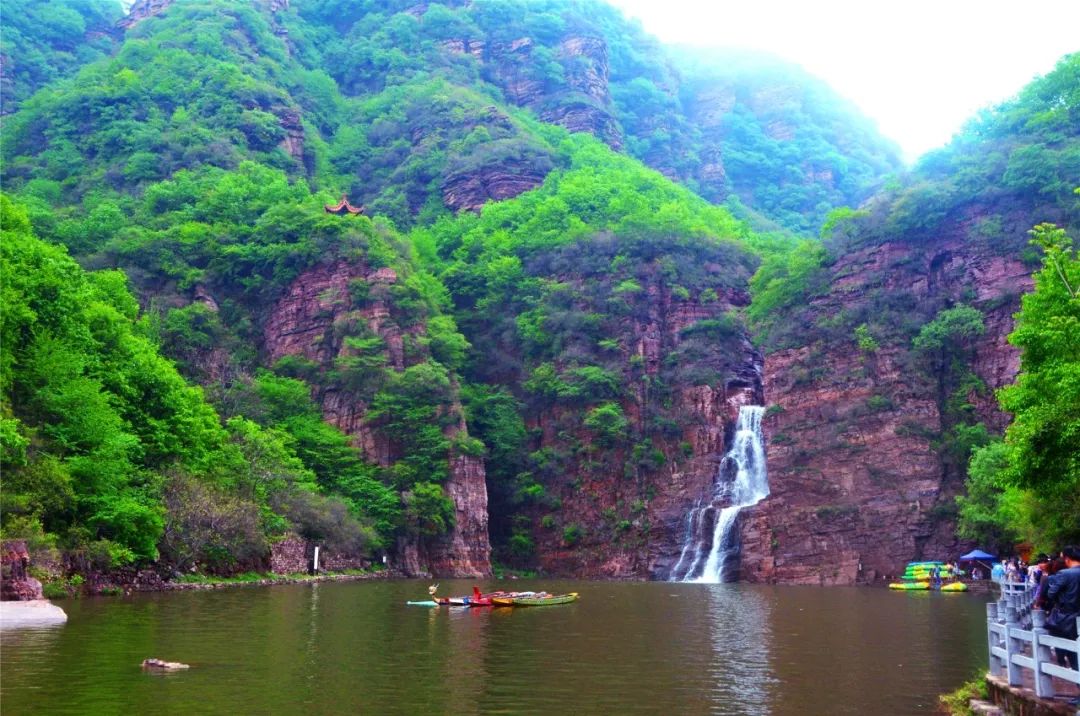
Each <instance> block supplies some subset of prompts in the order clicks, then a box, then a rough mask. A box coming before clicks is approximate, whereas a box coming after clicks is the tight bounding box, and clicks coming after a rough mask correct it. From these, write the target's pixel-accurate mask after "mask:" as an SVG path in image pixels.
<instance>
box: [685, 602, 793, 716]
mask: <svg viewBox="0 0 1080 716" xmlns="http://www.w3.org/2000/svg"><path fill="white" fill-rule="evenodd" d="M702 586H703V587H704V588H705V589H706V590H707V593H708V604H709V606H708V610H709V611H708V624H709V627H710V629H711V636H712V644H713V660H712V662H711V664H710V674H711V675H712V678H713V679H714V680H715V683H716V688H715V693H716V696H717V700H716V704H715V705H714V710H713V713H723V714H747V715H752V716H756V715H758V714H768V713H770V709H769V703H770V697H771V691H772V686H773V685H774V684H775V683H776V679H775V678H774V677H773V675H772V671H771V670H770V665H769V655H770V654H771V653H772V652H773V651H774V645H773V643H772V632H771V630H770V624H771V623H772V605H771V604H770V602H769V600H768V599H767V598H766V597H765V593H763V592H760V591H751V590H747V589H744V588H740V587H739V586H738V585H733V584H715V585H709V586H705V585H702Z"/></svg>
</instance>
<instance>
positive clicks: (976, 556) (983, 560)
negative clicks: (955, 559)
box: [960, 549, 994, 574]
mask: <svg viewBox="0 0 1080 716" xmlns="http://www.w3.org/2000/svg"><path fill="white" fill-rule="evenodd" d="M992 559H994V555H992V554H987V553H986V552H983V551H982V550H981V549H973V550H971V551H970V552H968V553H967V554H965V555H963V556H961V557H960V561H961V562H965V561H968V560H971V561H974V562H975V563H977V564H981V565H982V566H984V567H986V569H987V574H989V573H990V572H991V571H993V570H992V569H991V567H990V565H989V564H987V562H988V561H990V560H992Z"/></svg>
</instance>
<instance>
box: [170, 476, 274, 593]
mask: <svg viewBox="0 0 1080 716" xmlns="http://www.w3.org/2000/svg"><path fill="white" fill-rule="evenodd" d="M165 510H166V517H165V531H164V534H163V535H162V538H161V551H162V558H163V559H164V560H165V561H167V562H169V563H171V564H172V565H173V566H175V567H176V568H177V569H178V570H181V571H187V570H189V569H191V568H192V567H196V566H197V567H199V568H201V569H203V570H206V571H208V572H212V573H216V574H228V573H230V572H233V571H235V570H236V569H237V568H238V567H241V566H244V565H250V564H253V563H256V562H258V561H259V560H261V559H262V558H263V557H264V556H265V555H266V553H267V550H268V545H267V542H266V538H265V536H264V535H263V532H262V528H261V525H260V516H259V508H258V506H257V505H255V503H253V502H248V501H245V500H242V499H240V498H238V497H234V496H231V495H228V494H225V493H222V492H219V491H218V490H215V489H213V488H211V487H209V486H208V485H205V484H203V483H201V482H199V481H198V480H196V479H194V478H191V477H188V476H185V475H178V476H176V477H175V478H174V479H172V480H170V482H169V484H168V485H167V487H166V489H165Z"/></svg>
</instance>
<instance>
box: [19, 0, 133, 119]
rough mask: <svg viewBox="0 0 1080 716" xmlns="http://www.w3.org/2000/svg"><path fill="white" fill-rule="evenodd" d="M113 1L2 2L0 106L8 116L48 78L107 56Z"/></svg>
mask: <svg viewBox="0 0 1080 716" xmlns="http://www.w3.org/2000/svg"><path fill="white" fill-rule="evenodd" d="M122 14H123V10H122V8H121V3H120V2H118V1H117V0H47V1H45V2H42V1H41V0H9V1H8V2H5V3H4V32H3V36H2V37H0V55H2V56H3V58H4V72H3V74H2V75H0V107H3V113H4V114H10V113H11V112H13V111H14V110H15V108H16V107H17V106H18V105H19V103H20V102H22V101H23V100H25V99H26V98H27V97H29V96H30V95H31V94H33V93H34V92H35V91H36V90H38V89H39V88H41V87H44V86H45V85H47V84H48V83H49V82H52V81H53V80H55V79H58V78H60V77H67V76H68V75H71V74H74V73H75V72H76V71H77V70H78V69H79V68H80V67H82V66H83V65H85V64H87V63H89V62H92V61H94V60H96V59H98V58H101V57H104V56H105V55H107V54H109V53H110V52H111V51H112V49H113V45H114V40H113V38H112V36H111V33H112V31H113V25H114V24H115V23H116V21H117V20H118V19H119V18H120V16H121V15H122Z"/></svg>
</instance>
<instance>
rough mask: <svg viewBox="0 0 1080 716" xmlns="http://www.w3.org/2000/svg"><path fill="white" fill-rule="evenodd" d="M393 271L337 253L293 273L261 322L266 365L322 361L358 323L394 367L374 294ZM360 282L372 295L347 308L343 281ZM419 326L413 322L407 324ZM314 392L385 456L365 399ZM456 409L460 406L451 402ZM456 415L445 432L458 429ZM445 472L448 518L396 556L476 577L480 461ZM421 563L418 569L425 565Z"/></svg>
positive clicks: (359, 441)
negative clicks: (434, 536) (436, 533)
mask: <svg viewBox="0 0 1080 716" xmlns="http://www.w3.org/2000/svg"><path fill="white" fill-rule="evenodd" d="M397 279H398V277H397V274H396V273H395V272H394V271H393V270H392V269H389V268H382V269H378V270H375V269H372V268H370V267H368V266H366V265H365V264H363V263H361V262H350V261H344V260H339V261H336V262H334V263H331V264H325V265H321V266H316V267H315V268H312V269H309V270H308V271H305V272H304V273H303V274H301V275H300V276H299V277H298V278H297V279H296V280H295V281H293V283H292V285H291V286H290V287H289V288H288V290H287V291H286V292H285V293H284V295H282V297H281V298H279V299H278V301H277V302H276V303H275V304H274V306H273V308H272V310H271V311H270V312H269V314H268V317H267V319H266V322H265V324H264V346H263V349H264V352H265V354H266V362H267V363H269V364H273V363H274V362H275V361H277V360H278V359H280V358H282V357H283V356H286V355H301V356H304V357H305V358H308V359H309V360H312V361H315V362H316V363H318V364H319V365H321V366H323V367H330V366H332V365H333V362H334V359H335V358H337V357H338V356H342V355H346V354H347V352H348V350H349V349H348V347H347V346H346V344H345V342H344V337H345V336H346V335H348V333H349V327H350V325H356V324H363V325H365V326H366V327H367V329H368V330H370V331H371V332H372V333H374V334H375V335H377V336H379V337H380V338H382V339H383V341H384V343H385V345H386V353H387V363H388V365H389V366H390V367H391V368H393V369H395V370H402V369H404V368H405V365H406V357H405V350H404V334H405V331H403V330H402V329H401V327H400V326H399V325H398V324H397V323H396V322H395V321H394V320H393V319H392V317H391V315H390V314H391V310H390V309H391V306H390V305H389V303H388V299H386V298H381V297H380V296H384V295H385V291H380V290H379V287H380V286H381V287H388V286H389V285H391V284H393V283H395V282H396V281H397ZM355 281H361V282H364V283H366V284H368V286H369V287H370V295H371V296H372V297H373V299H372V300H370V301H368V302H367V303H366V305H365V306H364V307H363V308H359V309H354V308H353V307H352V301H351V298H350V292H349V288H350V284H351V283H353V282H355ZM411 330H413V331H419V330H422V328H421V327H417V328H414V329H411ZM316 399H317V400H319V402H320V403H321V405H322V407H323V415H324V416H325V418H326V420H327V421H328V422H330V423H333V424H334V425H337V426H338V427H339V428H341V429H342V430H343V431H345V432H346V433H348V434H349V435H351V436H353V440H354V442H355V444H356V445H357V447H359V448H360V449H361V451H362V452H363V453H364V455H365V456H366V457H367V458H368V459H369V460H372V461H373V462H376V463H378V464H380V465H383V466H386V465H388V464H389V463H390V459H391V455H392V453H393V446H392V445H391V444H390V443H389V441H388V440H387V438H386V436H385V435H382V434H381V433H380V432H379V431H378V430H375V429H373V428H372V427H371V426H370V425H369V424H368V423H367V422H366V421H365V419H364V418H365V415H366V413H367V407H368V406H367V405H365V404H364V403H363V402H362V401H360V400H358V399H357V398H356V396H354V395H352V394H351V393H349V392H348V391H347V390H344V389H341V388H339V387H335V386H323V387H321V388H319V389H318V392H317V395H316ZM455 409H456V412H457V414H458V415H460V414H461V410H460V406H455ZM465 430H466V427H465V423H464V420H463V419H462V420H460V421H459V423H458V424H457V425H456V426H454V427H452V428H451V432H459V431H465ZM447 459H448V460H449V462H450V465H449V467H450V476H449V479H448V480H447V482H446V484H445V485H443V488H444V489H445V491H446V493H447V494H448V495H449V496H450V498H451V499H452V500H453V501H454V506H455V510H456V521H455V524H454V527H453V529H452V530H451V531H450V533H449V534H447V535H445V536H443V537H442V538H441V539H438V540H434V541H431V542H426V543H424V544H415V543H410V542H408V541H406V542H405V543H403V544H402V545H401V549H400V551H401V553H402V554H401V555H400V558H401V561H402V562H403V564H404V565H405V568H406V570H407V571H409V572H411V573H422V572H426V571H429V570H430V571H431V572H433V573H434V574H435V575H437V576H455V577H483V576H487V575H489V574H490V573H491V563H490V554H491V547H490V544H489V541H488V531H487V522H488V515H487V487H486V484H485V475H484V464H483V461H482V460H480V459H479V458H473V457H469V456H460V455H459V456H448V458H447ZM425 568H426V569H425Z"/></svg>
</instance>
